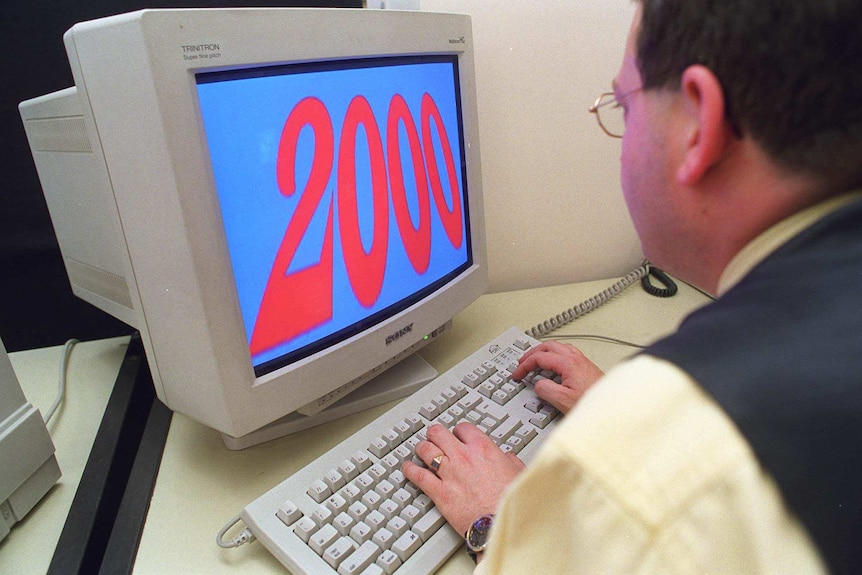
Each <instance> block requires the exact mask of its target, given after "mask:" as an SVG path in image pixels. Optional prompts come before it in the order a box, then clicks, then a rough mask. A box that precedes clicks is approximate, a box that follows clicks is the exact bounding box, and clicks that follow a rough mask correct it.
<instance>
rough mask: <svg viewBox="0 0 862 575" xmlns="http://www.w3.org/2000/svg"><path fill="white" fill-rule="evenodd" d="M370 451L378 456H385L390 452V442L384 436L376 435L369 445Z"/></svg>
mask: <svg viewBox="0 0 862 575" xmlns="http://www.w3.org/2000/svg"><path fill="white" fill-rule="evenodd" d="M368 451H370V452H371V453H373V454H374V455H375V456H377V457H383V456H384V455H386V454H387V453H389V444H388V443H387V442H386V440H385V439H383V437H382V436H381V437H375V438H374V439H373V440H371V444H370V445H369V446H368Z"/></svg>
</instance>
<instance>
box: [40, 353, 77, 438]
mask: <svg viewBox="0 0 862 575" xmlns="http://www.w3.org/2000/svg"><path fill="white" fill-rule="evenodd" d="M78 343H81V342H79V341H78V340H77V339H70V340H69V341H67V342H66V345H65V346H63V355H62V357H61V358H60V373H59V374H58V376H57V396H56V397H55V398H54V403H52V404H51V407H49V408H48V411H47V412H46V413H45V416H44V417H43V418H42V419H43V420H44V421H45V423H46V424H47V423H48V422H49V421H51V418H52V417H54V413H56V412H57V408H59V407H60V404H61V403H62V402H63V399H64V398H65V397H66V369H67V368H68V366H69V357H70V356H71V355H72V348H74V347H75V345H76V344H78Z"/></svg>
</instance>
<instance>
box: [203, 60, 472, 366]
mask: <svg viewBox="0 0 862 575" xmlns="http://www.w3.org/2000/svg"><path fill="white" fill-rule="evenodd" d="M458 77H459V75H458V60H457V57H456V56H453V55H449V56H415V57H389V58H369V59H354V60H341V61H333V62H325V63H306V64H293V65H284V66H269V67H265V68H252V69H243V70H238V71H227V72H209V73H200V74H197V75H196V82H197V92H198V98H199V102H200V110H201V114H202V117H203V123H204V128H205V133H206V139H207V143H208V147H209V155H210V160H211V163H212V170H213V175H214V179H215V184H216V190H217V193H218V199H219V205H220V208H221V214H222V218H223V221H224V227H225V236H226V239H227V244H228V250H229V253H230V260H231V266H232V273H233V279H234V281H235V284H236V290H237V295H238V299H239V303H240V308H241V310H242V318H243V323H244V326H245V332H246V339H247V341H248V344H249V350H250V353H251V356H252V363H253V365H254V368H255V372H256V373H257V375H262V374H265V373H268V372H270V371H272V370H274V369H278V368H279V367H282V366H284V365H286V364H288V363H290V362H292V361H295V360H297V359H300V358H303V357H307V356H308V355H310V354H313V353H315V352H317V351H319V350H321V349H323V348H325V347H327V346H330V345H332V344H334V343H337V342H339V341H342V340H344V339H346V338H349V337H351V336H352V335H354V334H356V333H358V332H360V331H362V330H364V329H366V328H367V327H368V326H369V325H373V324H374V323H376V322H377V321H379V320H380V319H382V318H385V317H389V316H391V315H392V314H394V313H397V312H399V311H401V310H403V309H405V308H406V307H408V306H410V305H411V304H412V303H414V302H416V301H417V300H419V299H421V298H423V297H425V296H427V295H428V294H429V293H431V292H433V291H434V290H435V289H438V288H439V287H440V286H442V285H444V284H445V283H446V282H447V281H448V280H449V279H451V278H452V277H454V276H455V275H457V274H459V273H460V272H462V271H463V270H464V269H466V268H467V267H469V266H470V265H471V264H472V255H471V246H470V233H469V215H468V213H467V206H468V205H469V202H468V200H467V182H466V179H465V175H464V173H465V170H464V163H465V156H464V150H463V131H462V122H461V103H460V99H459V94H460V90H459V86H458Z"/></svg>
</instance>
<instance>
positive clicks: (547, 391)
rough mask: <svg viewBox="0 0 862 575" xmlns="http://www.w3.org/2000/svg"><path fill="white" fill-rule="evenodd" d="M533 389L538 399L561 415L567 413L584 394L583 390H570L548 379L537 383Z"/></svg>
mask: <svg viewBox="0 0 862 575" xmlns="http://www.w3.org/2000/svg"><path fill="white" fill-rule="evenodd" d="M533 389H534V390H535V391H536V395H538V396H539V399H542V400H543V401H545V402H547V403H550V404H551V405H553V406H554V407H555V408H557V409H558V410H559V411H560V412H562V413H563V414H566V413H569V411H571V409H572V408H573V407H574V406H575V404H576V403H577V402H578V399H580V398H581V396H582V395H583V394H584V391H583V390H575V389H571V388H569V387H566V386H565V385H560V384H558V383H555V382H553V381H551V380H549V379H542V380H539V381H537V382H536V385H535V387H534V388H533Z"/></svg>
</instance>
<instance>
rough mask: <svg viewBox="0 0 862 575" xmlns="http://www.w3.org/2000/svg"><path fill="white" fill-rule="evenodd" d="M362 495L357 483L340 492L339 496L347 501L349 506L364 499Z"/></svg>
mask: <svg viewBox="0 0 862 575" xmlns="http://www.w3.org/2000/svg"><path fill="white" fill-rule="evenodd" d="M362 493H363V492H362V490H361V489H360V488H359V487H358V486H357V485H356V484H355V483H348V484H347V485H345V486H344V488H343V489H342V490H341V491H339V492H338V494H339V495H341V496H342V497H343V498H344V500H345V501H347V504H348V505H352V504H353V503H356V501H357V500H358V499H359V498H360V497H362Z"/></svg>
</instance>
